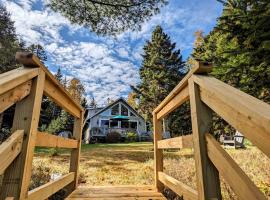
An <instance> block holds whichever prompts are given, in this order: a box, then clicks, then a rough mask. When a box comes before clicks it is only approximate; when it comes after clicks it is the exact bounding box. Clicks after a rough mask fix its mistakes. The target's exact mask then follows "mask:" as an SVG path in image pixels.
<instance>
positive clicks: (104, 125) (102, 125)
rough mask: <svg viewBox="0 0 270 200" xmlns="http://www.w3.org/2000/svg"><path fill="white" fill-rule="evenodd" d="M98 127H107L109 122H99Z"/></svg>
mask: <svg viewBox="0 0 270 200" xmlns="http://www.w3.org/2000/svg"><path fill="white" fill-rule="evenodd" d="M100 126H101V127H109V120H103V119H102V120H101V121H100Z"/></svg>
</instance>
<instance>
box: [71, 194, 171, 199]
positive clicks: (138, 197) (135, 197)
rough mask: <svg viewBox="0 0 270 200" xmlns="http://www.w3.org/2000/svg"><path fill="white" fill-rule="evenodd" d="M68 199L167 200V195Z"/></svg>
mask: <svg viewBox="0 0 270 200" xmlns="http://www.w3.org/2000/svg"><path fill="white" fill-rule="evenodd" d="M66 200H166V198H165V197H140V196H136V195H134V196H133V197H125V196H124V197H93V198H91V197H89V198H80V197H79V198H76V197H74V198H72V197H69V198H67V199H66Z"/></svg>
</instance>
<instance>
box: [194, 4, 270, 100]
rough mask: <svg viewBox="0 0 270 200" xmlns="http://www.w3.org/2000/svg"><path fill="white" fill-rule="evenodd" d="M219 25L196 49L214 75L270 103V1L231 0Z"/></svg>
mask: <svg viewBox="0 0 270 200" xmlns="http://www.w3.org/2000/svg"><path fill="white" fill-rule="evenodd" d="M221 2H222V3H223V5H224V9H223V13H222V16H221V17H220V18H219V19H218V23H217V26H216V27H215V28H214V29H213V31H211V33H210V34H209V35H207V36H206V37H205V39H204V43H203V45H202V46H201V47H200V48H196V49H195V50H194V53H193V55H197V57H200V58H201V59H203V60H207V61H212V62H214V63H215V66H216V67H215V68H214V70H213V75H214V76H216V77H217V78H219V79H221V80H222V81H224V82H226V83H228V84H230V85H232V86H234V87H236V88H239V89H241V90H243V91H244V92H247V93H249V94H250V95H253V96H255V97H257V98H259V99H262V100H264V101H265V102H268V103H270V67H269V66H270V56H269V55H270V34H269V33H270V15H269V10H270V2H269V1H268V0H260V1H254V0H228V1H221Z"/></svg>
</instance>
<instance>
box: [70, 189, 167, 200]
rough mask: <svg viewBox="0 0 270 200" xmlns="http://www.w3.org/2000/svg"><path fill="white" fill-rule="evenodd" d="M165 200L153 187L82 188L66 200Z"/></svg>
mask: <svg viewBox="0 0 270 200" xmlns="http://www.w3.org/2000/svg"><path fill="white" fill-rule="evenodd" d="M76 199H80V200H82V199H87V200H91V199H98V200H114V199H127V200H133V199H134V200H135V199H137V200H150V199H151V200H165V199H166V198H165V197H164V196H163V195H162V194H161V193H159V192H157V189H156V188H155V187H154V186H93V187H82V188H78V189H76V190H75V191H74V192H72V194H71V195H69V197H68V198H67V200H76Z"/></svg>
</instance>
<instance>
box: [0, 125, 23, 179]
mask: <svg viewBox="0 0 270 200" xmlns="http://www.w3.org/2000/svg"><path fill="white" fill-rule="evenodd" d="M23 133H24V131H23V130H17V131H15V132H14V133H13V134H12V135H11V136H10V137H9V138H8V139H7V140H6V141H4V142H3V143H2V144H1V145H0V158H1V162H0V175H2V174H3V173H4V171H5V170H6V169H7V167H8V166H9V165H10V164H11V163H12V162H13V160H14V159H15V158H16V157H17V156H18V154H19V153H20V152H21V149H22V141H23Z"/></svg>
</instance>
